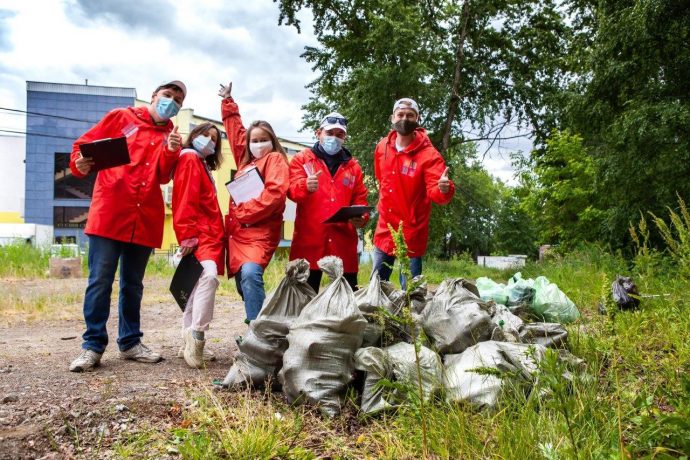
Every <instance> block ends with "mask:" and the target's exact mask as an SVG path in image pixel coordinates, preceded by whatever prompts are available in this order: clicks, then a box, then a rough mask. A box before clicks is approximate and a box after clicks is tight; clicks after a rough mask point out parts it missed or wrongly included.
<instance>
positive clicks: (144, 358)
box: [120, 342, 163, 363]
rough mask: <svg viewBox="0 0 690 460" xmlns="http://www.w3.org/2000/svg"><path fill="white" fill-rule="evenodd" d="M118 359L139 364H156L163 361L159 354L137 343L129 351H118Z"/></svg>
mask: <svg viewBox="0 0 690 460" xmlns="http://www.w3.org/2000/svg"><path fill="white" fill-rule="evenodd" d="M120 359H131V360H134V361H139V362H140V363H157V362H159V361H162V360H163V357H162V356H161V354H160V353H157V352H155V351H153V350H151V349H150V348H149V347H147V346H146V345H144V344H143V343H141V342H139V343H138V344H136V345H134V346H133V347H132V348H130V349H129V350H125V351H120Z"/></svg>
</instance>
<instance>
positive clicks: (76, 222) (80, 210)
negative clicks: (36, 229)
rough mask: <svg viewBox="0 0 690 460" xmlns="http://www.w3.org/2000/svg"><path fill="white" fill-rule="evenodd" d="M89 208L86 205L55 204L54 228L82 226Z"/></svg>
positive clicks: (84, 224) (84, 225) (84, 223)
mask: <svg viewBox="0 0 690 460" xmlns="http://www.w3.org/2000/svg"><path fill="white" fill-rule="evenodd" d="M88 215H89V208H88V207H86V206H55V207H54V208H53V226H54V227H55V228H84V227H86V217H87V216H88Z"/></svg>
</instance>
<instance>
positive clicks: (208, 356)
mask: <svg viewBox="0 0 690 460" xmlns="http://www.w3.org/2000/svg"><path fill="white" fill-rule="evenodd" d="M177 357H178V358H180V359H181V358H184V345H180V349H179V350H177ZM215 359H216V354H215V353H214V352H212V351H211V350H209V349H208V348H204V361H215Z"/></svg>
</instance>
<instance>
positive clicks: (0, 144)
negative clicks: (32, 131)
mask: <svg viewBox="0 0 690 460" xmlns="http://www.w3.org/2000/svg"><path fill="white" fill-rule="evenodd" d="M24 158H26V138H25V137H24V136H19V135H11V134H5V133H0V212H18V213H19V214H20V215H22V216H23V215H24V182H25V177H24V176H25V170H24Z"/></svg>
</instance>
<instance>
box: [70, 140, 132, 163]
mask: <svg viewBox="0 0 690 460" xmlns="http://www.w3.org/2000/svg"><path fill="white" fill-rule="evenodd" d="M79 150H80V151H81V156H83V157H84V158H93V161H94V163H95V164H94V166H93V168H92V171H100V170H102V169H108V168H114V167H115V166H122V165H126V164H129V163H130V161H131V160H130V158H129V149H128V148H127V138H126V137H124V136H123V137H115V138H107V139H100V140H97V141H94V142H89V143H87V144H81V145H80V146H79Z"/></svg>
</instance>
